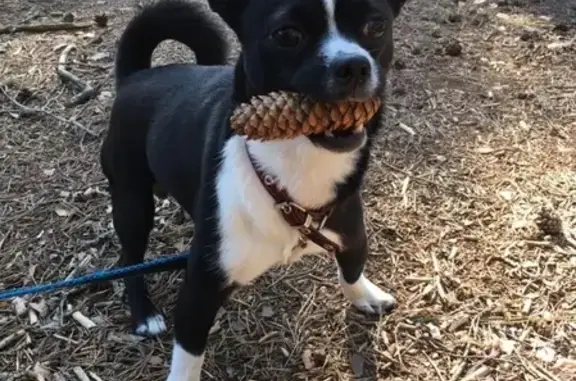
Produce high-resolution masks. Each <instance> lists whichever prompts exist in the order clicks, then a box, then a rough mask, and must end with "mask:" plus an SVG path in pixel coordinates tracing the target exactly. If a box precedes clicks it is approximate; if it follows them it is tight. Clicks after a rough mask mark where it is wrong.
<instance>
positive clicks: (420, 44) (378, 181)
mask: <svg viewBox="0 0 576 381" xmlns="http://www.w3.org/2000/svg"><path fill="white" fill-rule="evenodd" d="M134 5H135V2H132V1H128V0H122V1H121V0H117V1H112V0H103V1H91V2H87V1H86V2H78V1H72V0H35V1H32V0H4V1H3V3H2V5H0V30H1V27H2V25H4V26H6V25H13V24H21V23H28V24H37V23H47V22H62V18H66V19H69V18H70V17H71V16H70V15H67V14H66V13H67V12H72V13H73V16H74V22H78V23H81V22H90V21H91V20H92V19H93V18H94V16H95V15H99V14H102V13H104V14H106V15H107V17H108V19H107V21H108V23H107V26H104V27H96V26H94V27H89V28H88V29H83V30H77V31H53V32H45V33H29V32H20V33H14V34H6V33H4V34H0V90H1V91H0V131H1V135H0V136H1V139H0V162H1V164H0V289H1V288H6V287H15V286H22V285H32V284H36V283H40V282H46V281H50V280H54V279H59V278H63V277H66V276H69V275H72V274H81V273H84V272H86V271H92V270H95V269H99V268H104V267H109V266H112V265H114V264H115V261H116V259H117V256H118V249H119V248H118V241H117V238H116V236H115V235H114V232H113V230H112V226H111V218H110V203H109V197H108V194H107V193H106V186H105V182H104V179H103V176H102V174H101V171H100V167H99V164H98V150H99V147H100V144H101V141H102V138H103V136H104V133H105V131H106V125H107V119H108V115H109V111H110V104H111V101H112V99H113V96H114V89H113V76H112V64H113V57H114V52H115V46H116V41H117V38H118V35H119V33H120V32H121V30H122V28H123V27H124V26H125V25H126V22H127V20H128V19H129V18H130V16H131V15H133V12H134ZM574 20H576V3H575V2H574V0H566V1H545V0H541V1H537V0H500V1H493V0H469V1H466V2H456V1H452V0H439V1H427V0H412V1H409V2H408V5H407V6H406V8H405V10H404V13H403V15H402V16H401V17H400V18H399V20H398V23H397V26H396V31H395V41H396V60H395V63H394V67H393V69H392V71H391V75H390V86H389V93H390V94H389V100H388V104H387V106H386V108H387V112H388V117H387V126H386V129H385V131H384V132H383V134H382V138H381V139H380V141H379V144H378V145H377V149H376V152H375V155H374V157H373V161H372V166H371V171H370V175H369V179H368V181H367V184H366V186H365V190H364V200H365V204H366V211H367V224H368V228H369V234H370V242H371V244H370V246H371V252H372V255H371V256H370V259H369V267H368V273H369V275H370V276H371V278H372V279H373V280H374V281H375V282H376V283H378V284H380V285H381V286H382V287H383V288H385V289H388V290H391V291H392V292H393V293H394V294H395V295H397V297H398V300H399V306H398V309H397V310H396V311H395V312H394V313H393V314H391V315H389V316H385V317H383V318H382V319H381V320H375V319H370V318H367V317H366V316H364V315H362V314H361V313H358V312H356V311H355V310H354V309H352V308H350V306H349V304H348V303H347V302H346V301H345V299H344V298H343V296H342V293H341V291H340V288H339V286H338V282H337V279H336V274H335V265H334V261H333V260H332V259H331V258H329V257H311V258H307V259H306V260H304V261H303V262H302V263H299V264H297V265H293V266H291V267H281V268H278V269H274V271H271V272H270V273H269V274H267V275H266V276H264V277H263V278H262V279H260V280H258V281H257V282H256V283H255V284H254V285H253V286H251V287H248V288H246V289H245V290H243V291H241V292H238V293H236V294H234V296H233V298H232V300H231V302H230V303H229V304H228V305H227V306H226V308H225V309H224V310H223V311H222V313H221V314H220V315H219V316H218V321H217V324H216V326H215V328H214V330H213V332H212V333H211V335H210V347H209V350H208V354H207V358H206V366H205V372H204V379H205V380H253V381H257V380H266V381H269V380H288V379H289V380H317V381H332V380H343V381H346V380H378V381H380V380H398V381H400V380H402V381H407V380H408V381H412V380H440V381H448V380H450V381H456V380H473V379H477V380H548V381H552V380H562V381H568V380H576V248H575V247H574V246H573V245H571V244H570V242H569V241H568V240H566V239H565V238H564V239H562V237H563V236H569V234H567V233H566V232H568V231H569V230H570V229H573V228H574V227H575V226H576V81H575V80H574V79H575V78H576V59H575V57H576V23H575V22H574ZM231 38H233V37H232V36H231ZM69 44H75V46H76V47H77V50H76V51H71V52H70V55H69V58H68V65H67V68H68V70H69V71H70V72H72V73H74V74H76V75H77V76H78V77H80V78H81V79H83V80H85V81H89V82H90V84H91V85H92V86H94V87H95V88H96V89H97V90H98V95H97V96H96V97H95V98H93V99H90V100H89V101H88V102H86V103H83V104H79V105H76V106H71V107H66V104H67V103H68V102H69V101H70V100H71V99H72V97H73V96H74V95H76V94H77V93H78V90H77V89H74V88H70V87H69V86H68V85H67V84H64V83H62V81H61V80H60V78H59V77H58V76H57V74H56V65H57V61H58V57H59V55H60V54H61V52H62V49H63V48H64V47H65V46H67V45H69ZM187 54H188V53H187V51H186V50H185V49H182V48H181V47H178V46H175V44H163V46H162V47H161V49H159V51H158V52H157V54H156V61H157V62H167V61H173V60H180V59H189V57H188V55H187ZM232 58H233V57H232ZM17 102H18V103H20V104H22V105H25V106H27V107H29V108H34V109H36V112H33V114H35V115H30V114H31V113H30V110H23V108H22V107H21V106H19V105H18V104H17ZM38 110H40V111H38ZM542 207H548V208H551V210H552V211H553V212H554V213H555V214H557V217H558V219H559V220H562V221H563V225H564V226H563V228H564V233H563V232H562V231H557V232H554V231H552V232H548V233H550V234H549V235H548V236H547V235H545V234H544V233H543V232H542V231H541V230H542V229H539V228H538V227H537V224H536V223H535V221H536V219H537V218H536V217H537V215H538V213H539V211H540V210H541V208H542ZM156 222H157V223H156V229H155V231H154V233H153V237H152V239H151V246H150V251H149V256H150V257H152V256H155V255H160V254H161V253H172V252H177V251H179V250H182V249H184V248H185V247H186V244H187V242H188V240H189V239H190V237H191V234H192V232H193V229H192V227H191V226H190V223H189V221H187V220H186V219H185V217H183V216H182V214H181V213H180V212H179V210H178V208H177V207H176V206H175V205H174V204H173V203H172V202H169V201H165V202H159V203H158V217H157V221H156ZM544 230H546V229H544ZM180 277H181V274H179V273H167V274H162V275H155V276H150V281H151V284H152V292H153V295H154V299H155V300H156V301H157V302H158V304H159V306H160V307H161V308H162V310H163V312H164V313H165V314H166V315H167V316H168V317H169V318H170V317H171V316H172V308H173V301H174V297H175V295H176V293H177V289H178V284H179V282H180ZM17 304H19V306H18V307H19V308H16V309H15V307H16V306H15V304H14V303H9V302H0V379H1V380H4V379H6V380H25V379H26V380H27V379H31V380H33V379H36V380H58V381H59V380H73V379H78V380H82V381H84V380H85V379H83V378H82V374H80V373H81V372H82V371H83V372H84V373H85V374H88V377H89V378H86V379H92V380H93V381H98V380H100V379H102V380H163V379H164V377H165V374H166V371H167V368H168V364H169V359H170V358H169V356H170V350H171V335H170V333H167V334H165V335H162V336H161V337H160V338H156V339H140V338H138V337H135V336H132V335H130V331H129V327H128V311H127V307H126V305H125V303H124V302H123V300H122V287H121V285H119V284H117V283H115V284H106V285H101V286H93V287H89V288H78V289H71V290H66V291H63V292H56V293H52V294H46V295H41V296H33V297H27V298H25V300H24V301H21V303H17ZM16 310H19V311H16ZM16 312H18V313H19V316H18V314H17V313H16ZM77 312H80V314H81V315H82V316H85V317H87V318H88V319H90V320H91V321H92V322H93V323H94V325H95V326H94V327H92V328H85V327H83V326H82V325H81V324H80V323H79V319H78V314H77ZM74 313H76V314H74ZM74 316H75V317H76V318H74Z"/></svg>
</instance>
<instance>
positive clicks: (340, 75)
mask: <svg viewBox="0 0 576 381" xmlns="http://www.w3.org/2000/svg"><path fill="white" fill-rule="evenodd" d="M332 67H333V70H334V79H336V80H337V81H338V82H340V84H343V85H348V84H360V83H363V82H365V81H366V80H367V79H368V78H369V77H370V62H369V61H368V59H367V58H366V57H363V56H347V57H342V58H339V59H338V60H337V61H336V62H334V63H333V66H332Z"/></svg>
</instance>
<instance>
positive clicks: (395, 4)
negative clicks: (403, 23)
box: [387, 0, 406, 17]
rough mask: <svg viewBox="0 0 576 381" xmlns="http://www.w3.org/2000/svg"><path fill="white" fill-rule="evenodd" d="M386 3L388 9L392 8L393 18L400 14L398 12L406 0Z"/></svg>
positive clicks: (391, 0)
mask: <svg viewBox="0 0 576 381" xmlns="http://www.w3.org/2000/svg"><path fill="white" fill-rule="evenodd" d="M387 1H388V4H390V8H392V11H393V12H394V17H396V16H398V14H400V10H401V9H402V7H403V6H404V3H406V0H387Z"/></svg>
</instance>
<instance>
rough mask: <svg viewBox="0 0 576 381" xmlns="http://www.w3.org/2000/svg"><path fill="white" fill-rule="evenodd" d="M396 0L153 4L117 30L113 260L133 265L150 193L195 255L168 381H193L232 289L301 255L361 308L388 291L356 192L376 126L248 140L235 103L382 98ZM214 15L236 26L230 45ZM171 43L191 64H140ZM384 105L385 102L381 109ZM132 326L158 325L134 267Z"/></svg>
mask: <svg viewBox="0 0 576 381" xmlns="http://www.w3.org/2000/svg"><path fill="white" fill-rule="evenodd" d="M404 2H405V0H282V1H280V0H209V1H208V7H207V6H205V5H202V4H198V3H194V2H187V1H185V0H160V1H159V2H157V3H155V4H152V5H149V6H147V7H146V8H145V9H144V10H142V11H141V12H140V13H139V14H138V15H136V16H135V17H134V18H133V19H132V20H131V21H130V22H129V24H128V25H127V27H126V29H125V31H124V32H123V34H122V36H121V38H120V40H119V45H118V54H117V59H116V67H115V70H116V90H117V94H116V98H115V101H114V104H113V106H112V110H111V116H110V126H109V129H108V131H107V135H106V137H105V140H104V142H103V145H102V148H101V157H100V160H101V166H102V171H103V173H104V175H105V177H106V179H107V181H108V184H109V189H110V193H111V201H112V210H113V212H112V217H113V223H114V229H115V231H116V233H117V235H118V237H119V240H120V243H121V248H122V252H121V257H120V263H121V264H123V265H132V264H137V263H140V262H142V261H143V257H144V254H145V251H146V248H147V241H148V236H149V233H150V231H151V229H152V227H153V217H154V194H155V193H154V189H156V188H158V189H161V190H162V191H163V192H164V193H165V194H168V195H170V196H171V197H173V198H174V199H175V200H176V201H177V202H178V203H179V205H180V206H181V207H182V208H183V209H184V210H185V211H186V212H187V213H188V214H189V215H190V216H191V217H192V219H193V221H194V226H195V234H194V237H193V239H192V241H191V246H190V250H191V252H192V255H191V256H190V258H189V259H188V260H187V263H186V264H185V268H186V272H185V276H184V280H183V284H182V286H181V289H180V291H179V294H178V299H177V305H176V308H175V312H174V347H173V353H172V359H171V367H170V372H169V376H168V380H169V381H176V380H187V381H198V380H200V375H201V369H202V363H203V359H204V351H205V347H206V343H207V337H208V333H209V331H210V328H211V326H212V324H213V322H214V318H215V315H216V313H217V311H218V310H219V308H220V307H221V306H222V305H223V303H225V301H226V300H227V298H228V296H229V295H230V293H231V292H232V291H234V290H235V289H237V288H238V287H241V286H243V285H246V284H248V283H250V282H252V281H253V280H254V279H256V278H257V277H259V276H260V275H261V274H263V273H264V272H266V271H267V270H268V269H270V268H271V267H272V266H275V265H278V264H283V263H291V262H293V261H295V260H297V259H298V258H300V257H301V256H303V255H306V254H314V253H315V254H319V253H330V254H331V255H334V256H335V259H336V262H337V269H338V270H337V271H338V278H339V281H340V284H341V285H342V290H343V293H344V295H345V296H346V297H347V299H348V300H349V301H350V302H351V303H352V304H353V305H354V306H356V307H357V308H359V309H360V310H362V311H365V312H367V313H379V314H381V313H386V312H389V311H391V310H392V309H393V308H394V306H395V304H396V301H395V298H394V297H393V296H392V295H390V294H388V293H386V292H384V291H382V290H381V289H380V288H379V287H378V286H376V285H375V284H374V283H372V282H371V281H370V280H368V279H367V278H366V277H365V276H364V266H365V262H366V258H367V255H368V243H367V234H366V230H365V225H364V212H363V206H362V200H361V196H360V189H361V186H362V182H363V179H364V176H365V173H366V171H367V169H368V164H369V159H370V151H371V149H372V147H373V144H374V141H375V139H376V137H377V134H378V131H379V130H380V126H381V125H382V119H383V115H382V112H379V113H378V114H377V115H376V116H375V117H374V118H373V119H372V120H371V121H370V122H368V123H366V124H365V125H364V126H360V127H358V128H356V129H354V130H353V131H347V132H338V133H323V134H316V135H311V136H300V137H297V138H294V139H290V140H273V141H258V140H247V139H246V138H245V137H242V136H240V135H237V134H234V133H233V131H232V129H231V127H230V121H229V120H230V116H231V113H232V110H233V109H234V108H235V107H236V106H237V105H238V104H240V103H243V102H247V101H248V100H249V99H250V98H251V97H253V96H256V95H262V94H267V93H269V92H272V91H290V92H296V93H300V94H304V95H306V96H309V97H311V98H314V99H317V100H320V101H327V102H329V101H338V100H355V101H361V100H365V99H368V98H372V97H382V98H383V97H384V90H385V83H386V79H387V73H388V71H389V68H390V65H391V61H392V57H393V49H394V48H393V38H392V25H393V22H394V19H395V18H396V16H398V14H399V12H400V11H401V8H402V7H403V5H404ZM217 15H218V16H219V17H220V18H221V19H222V20H223V21H224V23H225V24H227V25H228V26H229V27H230V28H231V30H232V31H233V32H234V33H235V34H236V35H237V37H238V40H239V42H240V44H241V48H242V49H241V52H240V55H239V57H238V59H237V61H236V63H235V65H226V62H227V61H226V59H227V53H228V49H229V47H228V46H227V44H226V35H225V32H224V29H223V28H222V27H221V25H223V24H221V23H219V22H217V21H216V20H215V19H214V17H217ZM168 39H172V40H176V41H179V42H180V43H183V44H185V45H186V46H188V47H189V48H190V49H191V50H192V51H194V52H195V54H196V61H197V63H196V64H170V65H166V66H158V67H151V57H152V53H153V51H154V50H155V48H156V47H157V46H158V44H160V43H161V42H162V41H164V40H168ZM381 109H382V108H381ZM125 285H126V293H127V297H128V304H129V307H130V312H131V319H132V324H133V329H134V330H135V332H136V333H137V334H139V335H156V334H159V333H161V332H162V331H164V330H165V329H166V325H165V322H164V318H163V317H162V315H161V314H160V313H159V312H158V310H157V309H156V308H155V306H154V304H153V303H152V302H151V300H150V295H149V293H148V291H147V287H146V284H145V281H144V279H143V277H142V276H137V277H133V278H129V279H126V280H125Z"/></svg>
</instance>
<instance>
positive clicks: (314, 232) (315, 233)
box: [246, 146, 341, 253]
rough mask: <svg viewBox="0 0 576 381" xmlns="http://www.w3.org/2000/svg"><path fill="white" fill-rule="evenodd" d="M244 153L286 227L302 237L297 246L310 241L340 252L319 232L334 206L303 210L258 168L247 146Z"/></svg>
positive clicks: (325, 248) (332, 251)
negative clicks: (289, 227)
mask: <svg viewBox="0 0 576 381" xmlns="http://www.w3.org/2000/svg"><path fill="white" fill-rule="evenodd" d="M246 152H247V153H248V157H249V158H250V162H251V163H252V167H253V168H254V171H255V172H256V175H257V176H258V178H259V179H260V182H261V183H262V186H263V187H264V189H266V190H267V191H268V193H269V194H270V196H271V197H272V198H273V199H274V201H275V202H276V207H277V208H278V209H279V210H280V212H281V213H282V216H283V217H284V220H285V221H286V222H287V223H288V225H290V226H292V227H294V228H296V229H298V231H299V232H300V234H301V235H302V237H301V240H300V245H299V246H300V247H305V246H306V242H307V241H312V242H314V243H315V244H317V245H318V246H320V247H322V248H324V250H326V251H328V252H330V253H337V252H340V251H341V247H340V246H339V245H338V244H337V243H335V242H334V241H332V240H331V239H329V238H327V237H326V236H325V235H324V234H322V233H321V232H320V230H322V228H323V227H324V225H325V224H326V221H327V220H328V217H330V214H331V213H332V210H333V209H334V204H333V203H330V204H328V205H325V206H323V207H321V208H318V209H306V208H303V207H302V206H300V205H298V204H297V203H295V202H294V201H293V200H292V198H291V197H290V195H289V194H288V192H286V190H285V189H284V188H280V187H279V186H278V184H277V181H276V179H274V177H272V176H270V175H267V174H266V173H264V171H262V170H261V169H260V168H258V165H257V164H256V160H255V159H254V157H253V156H252V154H251V153H250V151H249V150H248V146H246Z"/></svg>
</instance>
